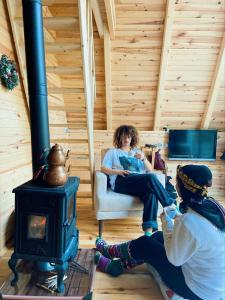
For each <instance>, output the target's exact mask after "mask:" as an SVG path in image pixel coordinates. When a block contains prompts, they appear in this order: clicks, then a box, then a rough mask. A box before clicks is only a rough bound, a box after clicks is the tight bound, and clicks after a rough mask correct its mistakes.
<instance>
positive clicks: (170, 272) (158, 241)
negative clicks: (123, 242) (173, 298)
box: [130, 231, 202, 300]
mask: <svg viewBox="0 0 225 300" xmlns="http://www.w3.org/2000/svg"><path fill="white" fill-rule="evenodd" d="M130 254H131V256H132V257H133V258H134V259H136V260H143V261H145V262H147V263H149V264H151V265H152V266H153V267H154V268H155V269H156V270H157V271H158V273H159V274H160V276H161V278H162V280H163V281H164V282H165V284H166V285H167V286H168V287H169V288H170V289H172V290H173V291H174V292H175V293H176V294H178V295H180V296H182V297H185V298H187V299H190V300H202V299H201V298H199V297H198V296H196V295H195V294H194V293H193V292H192V291H191V290H190V289H189V287H188V286H187V285H186V282H185V279H184V275H183V272H182V269H181V267H176V266H174V265H172V264H171V263H170V262H169V261H168V259H167V256H166V251H165V248H164V240H163V234H162V231H158V232H155V233H154V234H153V235H152V236H150V237H149V236H141V237H140V238H138V239H136V240H133V241H131V243H130Z"/></svg>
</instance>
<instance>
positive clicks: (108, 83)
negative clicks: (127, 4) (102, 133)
mask: <svg viewBox="0 0 225 300" xmlns="http://www.w3.org/2000/svg"><path fill="white" fill-rule="evenodd" d="M104 60H105V96H106V124H107V130H110V129H112V75H111V40H110V36H109V31H108V28H107V26H106V25H105V24H104Z"/></svg>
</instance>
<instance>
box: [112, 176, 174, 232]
mask: <svg viewBox="0 0 225 300" xmlns="http://www.w3.org/2000/svg"><path fill="white" fill-rule="evenodd" d="M114 191H115V192H117V193H121V194H128V195H134V196H138V197H139V198H140V200H141V201H142V202H143V204H144V211H143V223H142V228H143V230H146V229H148V228H153V229H155V230H157V229H158V224H157V211H158V200H159V201H160V203H161V204H162V206H163V207H165V206H168V205H170V204H172V203H173V202H174V201H175V199H173V198H170V196H169V194H168V193H167V191H166V190H165V189H164V187H163V186H162V184H161V183H160V181H159V180H158V178H157V177H156V175H155V174H152V173H149V174H131V175H128V176H125V177H123V176H117V178H116V182H115V189H114Z"/></svg>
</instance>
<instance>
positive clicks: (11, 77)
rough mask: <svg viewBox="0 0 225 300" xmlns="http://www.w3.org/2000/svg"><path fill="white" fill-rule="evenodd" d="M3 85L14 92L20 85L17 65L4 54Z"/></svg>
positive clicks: (0, 73) (0, 63) (1, 63)
mask: <svg viewBox="0 0 225 300" xmlns="http://www.w3.org/2000/svg"><path fill="white" fill-rule="evenodd" d="M0 78H1V83H2V84H3V85H4V86H5V87H6V88H7V89H9V90H13V89H14V88H15V87H16V86H17V85H18V84H19V74H18V72H17V69H16V63H15V62H14V61H12V60H10V59H9V58H8V56H7V55H5V54H3V55H2V57H1V60H0Z"/></svg>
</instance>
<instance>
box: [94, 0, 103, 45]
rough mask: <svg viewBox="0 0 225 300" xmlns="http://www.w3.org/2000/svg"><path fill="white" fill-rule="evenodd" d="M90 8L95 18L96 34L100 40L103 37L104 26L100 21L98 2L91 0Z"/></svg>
mask: <svg viewBox="0 0 225 300" xmlns="http://www.w3.org/2000/svg"><path fill="white" fill-rule="evenodd" d="M91 8H92V11H93V15H94V17H95V22H96V25H97V29H98V34H99V36H100V38H101V39H102V38H103V37H104V25H103V21H102V16H101V10H100V7H99V3H98V0H91Z"/></svg>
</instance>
